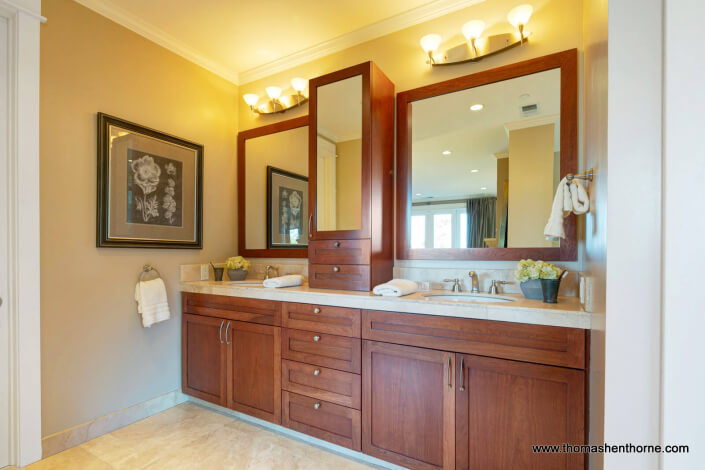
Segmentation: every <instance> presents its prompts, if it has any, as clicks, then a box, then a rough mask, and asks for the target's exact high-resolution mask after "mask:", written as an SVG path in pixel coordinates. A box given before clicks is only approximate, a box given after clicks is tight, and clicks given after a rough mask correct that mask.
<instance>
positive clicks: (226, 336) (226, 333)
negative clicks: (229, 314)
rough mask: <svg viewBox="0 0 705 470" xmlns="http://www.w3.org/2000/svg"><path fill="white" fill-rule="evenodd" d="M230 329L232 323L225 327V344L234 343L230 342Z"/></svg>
mask: <svg viewBox="0 0 705 470" xmlns="http://www.w3.org/2000/svg"><path fill="white" fill-rule="evenodd" d="M229 329H230V322H228V324H227V325H226V326H225V344H230V343H232V341H228V330H229Z"/></svg>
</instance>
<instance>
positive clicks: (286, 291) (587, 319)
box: [181, 280, 592, 329]
mask: <svg viewBox="0 0 705 470" xmlns="http://www.w3.org/2000/svg"><path fill="white" fill-rule="evenodd" d="M249 282H257V281H254V280H253V281H249ZM181 290H182V291H184V292H194V293H201V294H215V295H228V296H231V297H245V298H250V299H264V300H277V301H280V302H301V303H308V304H317V305H330V306H334V307H350V308H359V309H366V310H383V311H388V312H402V313H416V314H421V315H436V316H447V317H460V318H475V319H480V320H494V321H507V322H514V323H528V324H533V325H548V326H562V327H570V328H582V329H590V325H591V317H592V316H591V314H590V313H587V312H585V311H583V310H582V308H581V306H580V302H579V299H578V298H577V297H559V298H558V303H557V304H546V303H543V302H542V301H540V300H529V299H525V298H524V296H522V295H518V294H501V295H498V296H496V297H500V298H504V299H511V300H512V302H494V303H486V302H459V301H447V300H438V299H433V298H428V297H425V295H428V294H448V293H449V292H448V291H429V292H417V293H415V294H411V295H407V296H404V297H381V296H377V295H374V294H372V293H371V292H356V291H347V290H334V289H313V288H311V287H308V285H305V284H304V285H302V286H298V287H286V288H279V289H273V288H265V287H263V286H262V285H255V286H253V285H250V286H244V285H237V284H230V283H229V281H224V282H216V281H191V282H181ZM464 293H465V294H467V292H464ZM480 295H486V296H489V294H487V293H484V294H480ZM493 297H494V296H493Z"/></svg>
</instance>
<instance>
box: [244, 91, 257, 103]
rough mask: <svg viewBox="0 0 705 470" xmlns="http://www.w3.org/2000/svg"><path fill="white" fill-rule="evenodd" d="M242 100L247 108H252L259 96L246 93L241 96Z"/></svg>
mask: <svg viewBox="0 0 705 470" xmlns="http://www.w3.org/2000/svg"><path fill="white" fill-rule="evenodd" d="M242 99H243V100H245V103H247V104H248V105H249V106H254V105H256V104H257V102H258V101H259V96H257V95H255V94H254V93H248V94H246V95H243V97H242Z"/></svg>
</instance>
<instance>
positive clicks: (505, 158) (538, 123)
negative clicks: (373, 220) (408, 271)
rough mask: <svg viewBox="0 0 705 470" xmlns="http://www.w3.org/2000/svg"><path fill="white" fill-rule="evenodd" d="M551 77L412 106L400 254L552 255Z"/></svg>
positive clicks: (555, 158)
mask: <svg viewBox="0 0 705 470" xmlns="http://www.w3.org/2000/svg"><path fill="white" fill-rule="evenodd" d="M560 73H561V72H560V69H552V70H547V71H544V72H539V73H535V74H531V75H525V76H521V77H518V78H513V79H510V80H505V81H501V82H496V83H491V84H488V85H483V86H478V87H475V88H469V89H465V90H461V91H456V92H452V93H447V94H444V95H438V96H434V97H431V98H426V99H422V100H418V101H413V102H412V103H411V106H412V115H413V119H412V120H411V126H412V129H411V162H412V163H411V194H412V203H411V221H410V222H411V223H410V227H411V233H410V237H409V239H410V242H409V244H410V248H416V249H419V248H508V247H509V248H516V247H531V248H535V247H536V248H538V247H557V246H559V242H556V241H550V240H547V239H546V238H545V237H544V235H543V229H544V226H545V224H546V221H547V219H548V216H549V214H550V211H551V205H552V201H553V194H554V192H555V189H556V188H557V186H558V183H559V176H560V104H561V81H560Z"/></svg>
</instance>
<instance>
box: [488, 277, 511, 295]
mask: <svg viewBox="0 0 705 470" xmlns="http://www.w3.org/2000/svg"><path fill="white" fill-rule="evenodd" d="M502 284H509V283H508V282H507V281H497V280H495V279H493V280H492V285H491V286H490V294H499V286H501V285H502Z"/></svg>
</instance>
